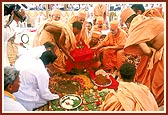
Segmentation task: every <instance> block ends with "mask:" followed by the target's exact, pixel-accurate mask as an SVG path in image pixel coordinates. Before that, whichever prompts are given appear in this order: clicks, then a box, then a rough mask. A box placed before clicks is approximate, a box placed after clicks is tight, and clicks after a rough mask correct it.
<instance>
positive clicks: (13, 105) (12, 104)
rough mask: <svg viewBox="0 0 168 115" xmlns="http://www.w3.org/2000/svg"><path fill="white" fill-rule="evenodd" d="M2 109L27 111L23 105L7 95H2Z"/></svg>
mask: <svg viewBox="0 0 168 115" xmlns="http://www.w3.org/2000/svg"><path fill="white" fill-rule="evenodd" d="M4 111H27V110H26V109H25V108H24V107H23V105H21V104H20V103H19V102H17V101H15V100H13V99H12V98H10V97H8V96H4Z"/></svg>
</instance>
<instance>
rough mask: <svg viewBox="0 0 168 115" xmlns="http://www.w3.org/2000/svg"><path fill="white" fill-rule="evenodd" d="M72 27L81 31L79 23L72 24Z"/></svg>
mask: <svg viewBox="0 0 168 115" xmlns="http://www.w3.org/2000/svg"><path fill="white" fill-rule="evenodd" d="M72 27H73V28H77V29H78V30H81V29H82V23H81V22H78V21H77V22H74V23H73V24H72Z"/></svg>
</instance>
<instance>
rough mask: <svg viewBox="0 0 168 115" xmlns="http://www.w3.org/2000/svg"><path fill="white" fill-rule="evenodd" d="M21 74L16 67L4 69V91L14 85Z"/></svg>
mask: <svg viewBox="0 0 168 115" xmlns="http://www.w3.org/2000/svg"><path fill="white" fill-rule="evenodd" d="M19 74H20V72H19V71H18V70H16V68H14V67H11V66H7V67H4V90H5V89H6V88H7V86H8V85H9V84H13V82H14V81H15V80H16V78H17V77H19Z"/></svg>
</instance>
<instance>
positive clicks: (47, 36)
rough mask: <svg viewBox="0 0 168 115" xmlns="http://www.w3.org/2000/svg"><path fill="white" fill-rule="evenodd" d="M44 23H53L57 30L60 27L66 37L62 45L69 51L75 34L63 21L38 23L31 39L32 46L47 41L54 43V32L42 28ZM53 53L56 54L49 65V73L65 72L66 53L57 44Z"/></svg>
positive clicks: (72, 47) (73, 45)
mask: <svg viewBox="0 0 168 115" xmlns="http://www.w3.org/2000/svg"><path fill="white" fill-rule="evenodd" d="M46 25H53V26H55V27H57V28H58V31H60V30H61V29H62V31H63V32H64V33H65V38H66V39H65V41H64V42H63V44H62V45H63V47H65V49H66V50H67V52H70V51H71V50H73V49H74V48H75V47H76V40H75V36H74V34H73V32H72V30H71V29H70V28H69V26H68V25H67V24H66V23H64V22H60V21H54V20H53V21H51V20H50V21H45V22H44V23H43V24H42V25H40V27H39V28H38V30H37V32H36V35H35V38H34V41H33V46H39V45H42V44H44V43H45V42H47V41H51V42H54V43H56V41H55V38H54V34H53V33H51V32H49V31H47V30H45V29H44V28H45V26H46ZM58 37H60V35H59V34H58ZM55 53H56V55H57V59H56V60H55V61H54V63H53V64H52V66H51V67H50V69H51V70H50V71H51V73H55V72H60V73H66V72H67V70H66V64H65V60H66V59H67V55H66V54H65V53H64V52H63V51H62V50H60V48H59V47H58V46H56V48H55Z"/></svg>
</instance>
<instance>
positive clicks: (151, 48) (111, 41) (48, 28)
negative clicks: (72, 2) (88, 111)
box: [3, 4, 165, 111]
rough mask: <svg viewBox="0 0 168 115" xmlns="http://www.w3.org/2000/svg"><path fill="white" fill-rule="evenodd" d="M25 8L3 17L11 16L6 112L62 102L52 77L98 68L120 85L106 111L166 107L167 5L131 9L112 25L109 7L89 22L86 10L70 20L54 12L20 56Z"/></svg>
mask: <svg viewBox="0 0 168 115" xmlns="http://www.w3.org/2000/svg"><path fill="white" fill-rule="evenodd" d="M22 7H25V5H18V4H11V5H6V6H5V5H4V15H9V20H8V21H7V23H6V24H5V25H4V28H3V30H4V36H3V37H4V38H3V40H4V43H5V44H4V52H3V53H4V57H3V59H4V61H3V67H4V110H5V111H25V110H27V111H33V110H34V109H36V108H38V107H40V106H42V105H44V104H46V103H47V101H49V100H53V99H59V95H57V94H52V93H51V92H50V90H49V88H48V86H49V78H50V77H52V76H53V75H55V74H60V75H64V74H75V73H80V72H81V73H83V72H88V73H89V72H90V71H92V70H99V69H103V70H105V71H106V72H108V73H111V74H113V75H114V77H115V79H116V80H118V81H119V86H118V89H117V90H116V91H114V92H113V93H109V94H108V95H107V96H106V98H105V100H104V101H103V104H102V105H101V106H100V110H101V111H158V110H159V107H162V106H164V98H165V97H164V71H165V70H164V34H165V33H164V25H165V21H164V20H165V19H164V13H163V8H162V7H153V8H150V9H145V7H144V6H143V4H132V5H131V6H130V5H128V6H127V7H124V8H121V13H120V15H119V16H118V17H114V18H113V19H112V21H110V22H109V20H108V19H107V15H108V7H107V5H106V4H96V5H95V6H94V10H93V12H92V13H93V18H92V20H88V19H87V18H88V13H87V12H86V10H85V9H78V10H77V14H76V15H73V16H70V17H68V19H67V20H66V22H64V21H62V20H61V10H60V9H57V8H53V9H52V12H51V14H50V17H48V18H47V19H45V20H43V22H41V23H40V24H39V25H38V27H37V30H36V32H35V36H34V39H33V44H32V48H31V49H29V50H28V51H26V52H24V53H23V54H22V55H18V48H17V47H18V44H16V43H15V42H14V40H15V38H16V34H17V29H16V27H17V26H18V24H19V22H24V21H25V18H26V14H25V11H24V10H23V9H22ZM128 56H131V57H133V58H135V60H136V58H138V59H139V61H138V62H135V60H129V59H128V58H127V57H128ZM139 57H140V58H139ZM19 84H20V86H19ZM16 85H17V86H16ZM7 103H8V106H7V105H6V104H7ZM14 104H17V106H15V107H13V106H14Z"/></svg>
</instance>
